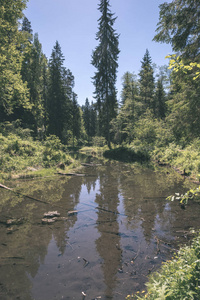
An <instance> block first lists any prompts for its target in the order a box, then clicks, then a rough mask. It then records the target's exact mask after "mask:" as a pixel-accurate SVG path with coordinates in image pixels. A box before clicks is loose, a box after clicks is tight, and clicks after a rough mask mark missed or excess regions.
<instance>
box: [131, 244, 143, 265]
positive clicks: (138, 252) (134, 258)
mask: <svg viewBox="0 0 200 300" xmlns="http://www.w3.org/2000/svg"><path fill="white" fill-rule="evenodd" d="M140 249H141V243H140V245H139V248H138V251H137V254H136V255H135V257H133V259H132V261H134V260H136V258H137V257H138V256H139V254H140Z"/></svg>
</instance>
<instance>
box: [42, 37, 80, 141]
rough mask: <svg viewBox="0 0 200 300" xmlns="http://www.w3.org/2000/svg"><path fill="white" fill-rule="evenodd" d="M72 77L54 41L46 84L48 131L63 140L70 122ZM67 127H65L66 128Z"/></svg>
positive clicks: (59, 48)
mask: <svg viewBox="0 0 200 300" xmlns="http://www.w3.org/2000/svg"><path fill="white" fill-rule="evenodd" d="M73 85H74V78H73V76H72V74H71V72H70V71H69V70H66V68H65V67H64V57H63V54H62V51H61V47H60V45H59V43H58V42H56V44H55V46H54V48H53V51H52V54H51V57H50V60H49V85H48V97H47V108H48V132H49V133H50V134H54V135H57V136H58V137H59V138H60V139H61V141H63V140H64V134H63V130H64V129H65V132H66V130H67V129H68V125H69V123H70V122H71V120H69V118H70V109H71V108H70V101H72V98H69V97H72V87H73ZM66 127H67V129H66Z"/></svg>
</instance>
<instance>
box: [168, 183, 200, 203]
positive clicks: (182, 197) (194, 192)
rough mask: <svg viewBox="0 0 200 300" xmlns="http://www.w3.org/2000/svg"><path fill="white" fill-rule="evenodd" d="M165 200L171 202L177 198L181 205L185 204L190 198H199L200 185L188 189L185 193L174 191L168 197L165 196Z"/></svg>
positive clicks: (196, 199)
mask: <svg viewBox="0 0 200 300" xmlns="http://www.w3.org/2000/svg"><path fill="white" fill-rule="evenodd" d="M166 200H169V201H172V202H173V201H174V200H178V201H179V202H180V204H181V205H182V206H185V205H187V204H188V201H190V200H195V201H198V200H200V187H198V188H196V189H190V190H189V191H187V192H186V193H185V194H180V193H175V194H174V195H170V196H169V197H167V198H166Z"/></svg>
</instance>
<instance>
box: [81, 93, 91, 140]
mask: <svg viewBox="0 0 200 300" xmlns="http://www.w3.org/2000/svg"><path fill="white" fill-rule="evenodd" d="M83 120H84V126H85V130H86V133H87V136H88V141H89V137H90V136H91V133H90V131H91V107H90V103H89V100H88V98H86V100H85V105H84V106H83Z"/></svg>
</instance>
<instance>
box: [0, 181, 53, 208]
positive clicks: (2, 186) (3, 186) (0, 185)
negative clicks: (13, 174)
mask: <svg viewBox="0 0 200 300" xmlns="http://www.w3.org/2000/svg"><path fill="white" fill-rule="evenodd" d="M0 188H3V189H6V190H8V191H11V192H13V193H15V194H17V195H18V196H23V197H26V198H29V199H31V200H34V201H37V202H41V203H45V204H49V203H48V202H45V201H42V200H39V199H36V198H33V197H31V196H28V195H24V194H22V193H20V192H16V191H14V190H13V189H11V188H9V187H7V186H5V185H3V184H1V183H0Z"/></svg>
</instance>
